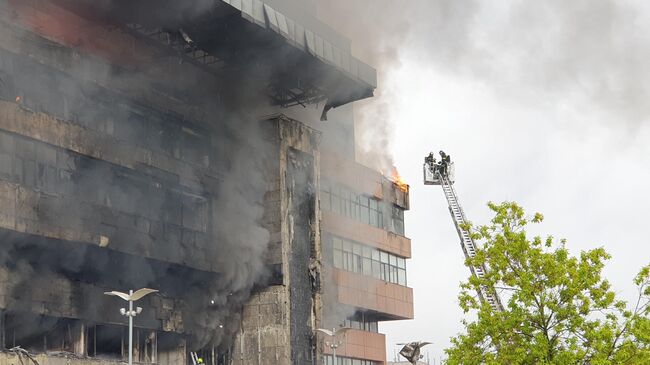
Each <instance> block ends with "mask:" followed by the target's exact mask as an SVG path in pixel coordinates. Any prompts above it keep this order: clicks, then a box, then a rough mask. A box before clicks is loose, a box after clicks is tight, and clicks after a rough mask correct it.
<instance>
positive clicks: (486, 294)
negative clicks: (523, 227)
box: [423, 151, 503, 312]
mask: <svg viewBox="0 0 650 365" xmlns="http://www.w3.org/2000/svg"><path fill="white" fill-rule="evenodd" d="M440 155H441V157H442V159H443V161H442V162H441V163H436V159H435V157H434V156H433V153H430V154H429V155H428V156H427V157H425V158H424V166H423V167H424V184H425V185H440V186H442V191H443V192H444V193H445V198H446V199H447V204H448V205H449V213H450V214H451V218H452V219H453V220H454V225H455V226H456V232H458V237H459V238H460V246H461V248H462V249H463V253H464V254H465V259H470V258H474V257H475V256H476V243H474V240H473V239H472V236H470V234H469V232H467V231H466V230H465V229H464V228H463V227H464V226H465V225H466V223H467V219H466V218H465V213H464V212H463V208H462V207H461V206H460V203H459V202H458V195H457V194H456V190H454V186H453V184H454V163H453V161H451V159H450V158H449V156H448V155H446V154H445V153H444V152H442V151H440ZM469 269H470V271H471V272H472V275H474V276H476V277H478V278H480V279H483V278H485V275H486V274H487V268H486V267H485V265H480V266H473V265H470V267H469ZM477 292H478V297H479V300H481V302H483V303H485V302H487V303H488V304H489V305H490V307H492V309H493V310H494V311H497V312H502V311H503V304H501V298H499V295H498V294H497V293H496V292H495V291H494V288H491V287H486V286H481V287H480V288H479V289H478V290H477Z"/></svg>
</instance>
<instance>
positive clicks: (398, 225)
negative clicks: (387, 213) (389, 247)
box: [391, 205, 404, 236]
mask: <svg viewBox="0 0 650 365" xmlns="http://www.w3.org/2000/svg"><path fill="white" fill-rule="evenodd" d="M391 221H392V224H391V230H392V231H393V233H397V234H399V235H402V236H403V235H404V209H402V208H400V207H398V206H397V205H393V211H392V216H391Z"/></svg>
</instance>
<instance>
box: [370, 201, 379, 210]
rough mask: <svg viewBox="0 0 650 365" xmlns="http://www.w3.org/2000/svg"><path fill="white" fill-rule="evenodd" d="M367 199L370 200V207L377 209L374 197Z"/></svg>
mask: <svg viewBox="0 0 650 365" xmlns="http://www.w3.org/2000/svg"><path fill="white" fill-rule="evenodd" d="M368 201H369V202H370V205H369V207H370V209H373V210H377V201H376V200H375V199H368Z"/></svg>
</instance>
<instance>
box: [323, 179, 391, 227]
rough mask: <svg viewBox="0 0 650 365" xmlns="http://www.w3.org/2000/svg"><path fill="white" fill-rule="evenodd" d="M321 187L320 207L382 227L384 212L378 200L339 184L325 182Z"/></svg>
mask: <svg viewBox="0 0 650 365" xmlns="http://www.w3.org/2000/svg"><path fill="white" fill-rule="evenodd" d="M322 185H323V186H322V188H321V195H320V201H321V209H323V210H326V211H330V212H333V213H336V214H340V215H342V216H345V217H349V218H351V219H354V220H356V221H360V222H362V223H365V224H369V225H371V226H373V227H377V228H382V229H383V228H384V214H383V212H382V209H381V204H382V203H380V202H379V201H378V200H376V199H373V198H371V197H368V196H365V195H361V194H358V193H356V192H353V191H351V190H349V189H347V188H344V187H341V186H330V185H327V184H325V183H323V184H322Z"/></svg>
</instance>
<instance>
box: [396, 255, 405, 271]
mask: <svg viewBox="0 0 650 365" xmlns="http://www.w3.org/2000/svg"><path fill="white" fill-rule="evenodd" d="M397 267H400V268H402V269H406V259H405V258H403V257H398V258H397Z"/></svg>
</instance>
